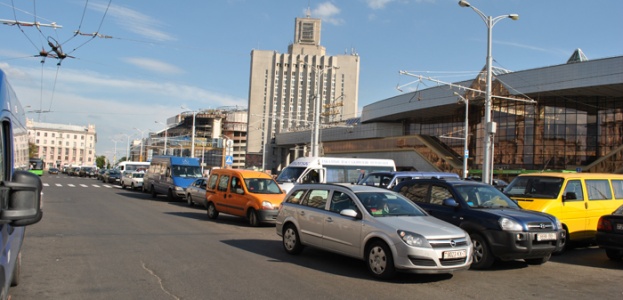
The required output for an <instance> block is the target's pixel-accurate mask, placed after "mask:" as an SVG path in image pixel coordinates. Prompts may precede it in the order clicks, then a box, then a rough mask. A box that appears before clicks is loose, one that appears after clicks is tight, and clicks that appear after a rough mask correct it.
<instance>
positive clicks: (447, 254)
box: [443, 250, 467, 259]
mask: <svg viewBox="0 0 623 300" xmlns="http://www.w3.org/2000/svg"><path fill="white" fill-rule="evenodd" d="M465 257H467V250H456V251H444V252H443V259H452V258H465Z"/></svg>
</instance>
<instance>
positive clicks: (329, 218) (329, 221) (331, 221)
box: [325, 217, 333, 223]
mask: <svg viewBox="0 0 623 300" xmlns="http://www.w3.org/2000/svg"><path fill="white" fill-rule="evenodd" d="M325 221H326V222H328V223H333V219H331V217H328V218H326V219H325Z"/></svg>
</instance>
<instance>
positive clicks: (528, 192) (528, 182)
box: [504, 176, 563, 199]
mask: <svg viewBox="0 0 623 300" xmlns="http://www.w3.org/2000/svg"><path fill="white" fill-rule="evenodd" d="M562 182H563V179H562V178H557V177H546V176H519V177H517V178H515V179H514V180H513V181H512V182H511V183H510V184H509V185H508V186H507V187H506V188H505V189H504V193H505V194H507V195H509V196H511V197H530V198H544V199H557V198H558V195H559V194H560V188H561V187H562Z"/></svg>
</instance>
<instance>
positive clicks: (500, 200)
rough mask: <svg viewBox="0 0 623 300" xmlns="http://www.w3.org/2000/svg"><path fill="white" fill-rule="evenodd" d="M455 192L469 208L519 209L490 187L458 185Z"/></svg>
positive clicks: (511, 201) (498, 191)
mask: <svg viewBox="0 0 623 300" xmlns="http://www.w3.org/2000/svg"><path fill="white" fill-rule="evenodd" d="M456 191H457V192H458V193H459V195H461V197H463V200H465V202H467V205H469V206H470V207H474V208H514V209H519V206H518V205H517V204H516V203H515V202H514V201H513V200H511V199H510V198H508V197H507V196H506V195H504V194H503V193H502V192H501V191H500V190H498V189H496V188H495V187H493V186H490V185H459V186H456Z"/></svg>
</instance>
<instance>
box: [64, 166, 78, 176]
mask: <svg viewBox="0 0 623 300" xmlns="http://www.w3.org/2000/svg"><path fill="white" fill-rule="evenodd" d="M67 174H68V175H69V176H80V167H73V168H70V169H69V171H68V173H67Z"/></svg>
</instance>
